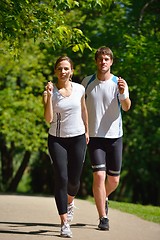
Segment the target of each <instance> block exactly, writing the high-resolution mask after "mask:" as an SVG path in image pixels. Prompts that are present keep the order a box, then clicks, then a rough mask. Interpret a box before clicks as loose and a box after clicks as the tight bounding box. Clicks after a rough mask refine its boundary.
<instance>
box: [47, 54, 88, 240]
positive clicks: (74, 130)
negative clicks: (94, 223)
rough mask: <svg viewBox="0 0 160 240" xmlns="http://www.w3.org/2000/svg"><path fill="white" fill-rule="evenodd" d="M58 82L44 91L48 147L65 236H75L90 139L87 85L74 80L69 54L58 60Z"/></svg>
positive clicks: (56, 69)
mask: <svg viewBox="0 0 160 240" xmlns="http://www.w3.org/2000/svg"><path fill="white" fill-rule="evenodd" d="M54 71H55V75H56V76H57V79H58V81H57V84H55V85H53V84H52V83H51V82H48V84H47V86H46V91H44V96H43V101H44V117H45V120H46V121H47V122H48V123H50V129H49V136H48V149H49V154H50V157H51V160H52V162H53V166H54V176H55V201H56V205H57V209H58V213H59V216H60V219H61V233H60V235H61V236H62V237H72V232H71V230H70V225H69V222H70V221H71V220H72V219H73V207H74V197H75V196H76V194H77V192H78V190H79V186H80V176H81V172H82V168H83V163H84V159H85V153H86V145H87V144H88V142H89V134H88V114H87V108H86V105H85V88H84V87H83V86H82V85H81V84H78V83H74V82H72V81H71V77H72V75H73V71H74V70H73V63H72V61H71V59H70V58H69V57H67V56H62V57H60V58H58V59H57V61H56V64H55V68H54Z"/></svg>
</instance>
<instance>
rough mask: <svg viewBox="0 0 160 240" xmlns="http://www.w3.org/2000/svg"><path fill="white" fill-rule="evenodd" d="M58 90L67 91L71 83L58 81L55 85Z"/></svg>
mask: <svg viewBox="0 0 160 240" xmlns="http://www.w3.org/2000/svg"><path fill="white" fill-rule="evenodd" d="M56 86H57V88H58V89H61V88H65V89H68V88H70V87H71V81H69V80H68V81H58V82H57V84H56Z"/></svg>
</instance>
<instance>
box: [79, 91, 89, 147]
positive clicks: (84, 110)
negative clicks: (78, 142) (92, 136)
mask: <svg viewBox="0 0 160 240" xmlns="http://www.w3.org/2000/svg"><path fill="white" fill-rule="evenodd" d="M81 109H82V119H83V122H84V126H85V134H86V142H87V144H88V142H89V129H88V112H87V107H86V102H85V95H83V96H82V99H81Z"/></svg>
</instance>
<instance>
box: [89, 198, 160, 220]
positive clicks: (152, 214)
mask: <svg viewBox="0 0 160 240" xmlns="http://www.w3.org/2000/svg"><path fill="white" fill-rule="evenodd" d="M88 200H89V201H91V202H94V199H93V198H92V197H89V198H88ZM109 208H113V209H117V210H119V211H122V212H126V213H130V214H133V215H136V216H137V217H140V218H142V219H144V220H146V221H150V222H154V223H159V224H160V207H155V206H151V205H147V206H144V205H141V204H133V203H125V202H116V201H109Z"/></svg>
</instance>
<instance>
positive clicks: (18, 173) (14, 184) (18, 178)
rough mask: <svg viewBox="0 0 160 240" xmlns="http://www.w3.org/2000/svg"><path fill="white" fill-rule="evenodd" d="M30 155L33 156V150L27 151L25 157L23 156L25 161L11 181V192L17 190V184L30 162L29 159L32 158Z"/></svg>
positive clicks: (9, 189) (9, 188)
mask: <svg viewBox="0 0 160 240" xmlns="http://www.w3.org/2000/svg"><path fill="white" fill-rule="evenodd" d="M30 156H31V152H29V151H26V152H25V154H24V157H23V161H22V163H21V165H20V167H19V169H18V171H17V173H16V175H15V177H14V178H13V180H12V181H11V183H10V185H9V187H8V189H7V190H8V191H11V192H15V191H16V189H17V186H18V184H19V182H20V180H21V178H22V176H23V173H24V171H25V169H26V167H27V165H28V163H29V159H30Z"/></svg>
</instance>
